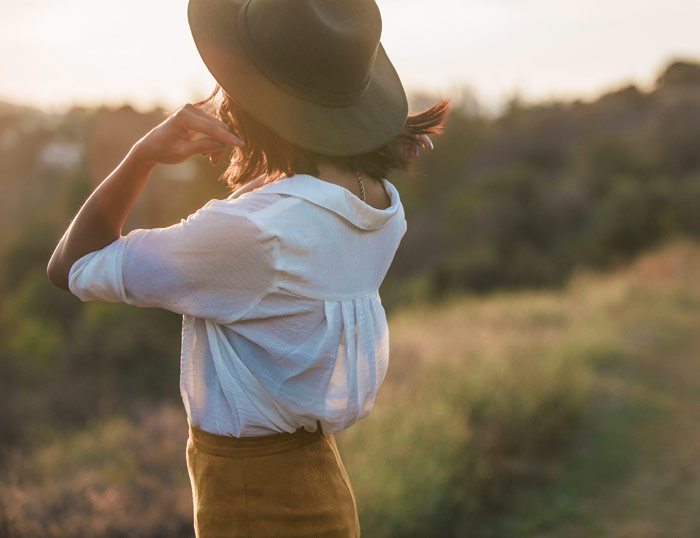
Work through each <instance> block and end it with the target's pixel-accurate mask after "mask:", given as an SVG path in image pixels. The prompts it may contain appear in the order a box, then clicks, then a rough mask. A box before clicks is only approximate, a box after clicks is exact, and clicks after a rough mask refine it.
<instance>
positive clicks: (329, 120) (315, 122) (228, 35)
mask: <svg viewBox="0 0 700 538" xmlns="http://www.w3.org/2000/svg"><path fill="white" fill-rule="evenodd" d="M244 3H245V0H190V2H189V4H188V7H187V17H188V20H189V25H190V31H191V32H192V37H193V38H194V42H195V45H196V47H197V50H198V52H199V55H200V56H201V58H202V60H203V61H204V64H205V65H206V66H207V68H208V69H209V72H210V73H211V74H212V76H213V77H214V79H215V80H216V81H217V82H218V83H219V84H220V85H221V87H222V88H223V89H224V91H225V92H226V93H227V94H229V95H230V96H231V97H232V98H233V99H234V100H235V101H236V102H238V103H239V104H240V106H241V107H243V108H244V109H245V110H246V111H247V112H248V113H250V114H251V115H253V116H254V117H255V118H257V119H258V120H259V121H260V122H261V123H263V124H264V125H265V126H266V127H267V128H269V129H270V130H271V131H273V132H274V133H276V134H277V135H279V136H280V137H282V138H283V139H285V140H287V141H288V142H290V143H292V144H294V145H297V146H299V147H301V148H304V149H307V150H309V151H312V152H314V153H318V154H321V155H328V156H349V155H360V154H363V153H368V152H370V151H372V150H375V149H377V148H380V147H382V146H383V145H385V144H387V143H388V142H390V141H391V140H393V139H394V138H396V137H397V136H398V135H399V134H400V133H401V131H402V129H403V127H404V125H405V122H406V117H407V114H408V102H407V99H406V93H405V91H404V89H403V86H402V84H401V80H400V79H399V76H398V74H397V73H396V70H395V69H394V66H393V65H392V63H391V61H390V60H389V58H388V56H387V54H386V52H385V51H384V47H382V46H381V44H380V45H379V50H378V52H377V57H376V60H375V63H374V67H373V69H372V74H371V77H370V82H369V86H368V87H367V89H366V90H365V92H364V93H363V94H362V96H361V97H360V98H359V99H358V100H357V101H356V102H354V103H352V104H350V105H347V106H326V105H321V104H317V103H313V102H311V101H308V100H305V99H301V98H299V97H296V96H294V95H291V94H290V93H288V92H286V91H284V90H283V89H281V88H280V87H279V86H277V85H276V84H275V83H273V82H272V81H270V80H269V79H268V78H267V77H266V76H265V75H264V74H263V73H262V72H261V71H260V70H259V69H258V68H257V67H256V65H255V63H254V62H253V61H252V60H251V58H250V57H249V56H248V53H247V52H246V50H245V48H244V47H243V45H242V43H241V41H240V37H239V35H238V33H237V30H236V24H235V21H236V17H237V16H238V11H239V10H240V8H241V7H242V6H243V4H244Z"/></svg>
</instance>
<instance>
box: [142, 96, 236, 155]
mask: <svg viewBox="0 0 700 538" xmlns="http://www.w3.org/2000/svg"><path fill="white" fill-rule="evenodd" d="M200 133H201V134H204V135H207V136H203V137H197V135H198V134H200ZM242 145H243V142H242V141H241V139H240V138H238V137H237V136H236V135H234V134H233V133H232V132H231V131H230V130H229V128H228V126H227V125H226V124H225V123H224V122H223V121H221V120H218V119H216V118H214V117H213V116H211V115H209V114H207V113H206V112H204V111H203V110H202V109H200V108H197V107H196V106H194V105H192V104H186V105H184V106H183V107H181V108H179V109H178V110H177V111H176V112H175V113H174V114H172V115H171V116H169V117H168V118H167V119H166V120H165V121H163V122H162V123H160V124H159V125H157V126H155V127H154V128H153V129H151V130H150V131H149V132H148V134H146V135H145V136H144V137H143V138H141V139H140V140H139V141H138V142H136V144H134V148H133V151H134V154H135V155H136V156H137V157H138V159H139V160H141V161H143V162H146V163H163V164H177V163H181V162H183V161H185V160H187V159H188V158H189V157H191V156H192V155H196V154H201V155H210V159H211V162H212V164H215V162H216V161H218V158H221V155H222V154H223V153H224V151H225V149H226V146H242ZM215 155H217V156H218V158H217V159H216V161H215Z"/></svg>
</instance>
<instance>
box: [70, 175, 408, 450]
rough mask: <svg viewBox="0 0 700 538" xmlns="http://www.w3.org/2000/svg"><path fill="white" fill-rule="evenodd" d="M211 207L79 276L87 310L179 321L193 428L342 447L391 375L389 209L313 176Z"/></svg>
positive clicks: (76, 286)
mask: <svg viewBox="0 0 700 538" xmlns="http://www.w3.org/2000/svg"><path fill="white" fill-rule="evenodd" d="M261 179H262V178H260V179H258V180H256V182H253V183H250V184H248V185H246V186H245V187H243V188H241V189H239V190H237V191H236V192H234V193H233V194H232V195H231V196H229V197H228V198H226V199H224V200H210V201H209V202H207V203H206V204H205V205H204V206H203V207H202V208H200V209H199V210H197V211H196V212H195V213H193V214H192V215H190V216H189V217H187V219H183V220H182V221H181V222H180V223H178V224H174V225H172V226H169V227H167V228H154V229H136V230H133V231H131V232H130V233H128V234H127V235H126V236H122V237H120V238H118V239H117V240H115V241H114V242H113V243H111V244H109V245H107V246H106V247H104V248H102V249H101V250H97V251H95V252H91V253H89V254H86V255H85V256H83V257H82V258H80V259H79V260H77V261H76V262H75V263H74V264H73V266H72V267H71V270H70V274H69V287H70V291H71V292H72V293H73V294H75V295H76V296H77V297H78V298H80V299H81V300H82V301H91V300H98V301H108V302H124V303H128V304H131V305H135V306H141V307H147V306H155V307H160V308H164V309H166V310H170V311H172V312H176V313H178V314H182V316H183V320H182V353H181V360H180V392H181V395H182V400H183V402H184V404H185V409H186V412H187V416H188V419H189V420H190V422H191V423H192V424H194V425H195V426H198V427H200V428H202V429H204V430H206V431H209V432H212V433H216V434H220V435H232V436H234V437H245V436H254V435H266V434H270V433H276V432H293V431H294V430H296V429H297V428H300V427H304V428H305V429H306V430H308V431H315V430H316V429H317V422H316V421H317V420H318V421H320V423H321V425H322V427H323V429H324V430H325V431H327V432H329V433H337V432H340V431H342V430H344V429H345V428H347V427H348V426H350V425H352V424H353V423H355V422H356V421H358V420H359V419H361V418H363V417H365V416H367V415H368V414H369V412H370V410H371V409H372V405H373V403H374V399H375V396H376V393H377V390H378V389H379V386H380V385H381V383H382V381H383V379H384V375H385V373H386V370H387V366H388V360H389V331H388V326H387V321H386V316H385V313H384V309H383V307H382V304H381V299H380V297H379V291H378V290H379V286H380V284H381V282H382V280H383V279H384V276H385V275H386V272H387V270H388V269H389V266H390V264H391V262H392V260H393V258H394V254H395V252H396V249H397V248H398V246H399V242H400V241H401V238H402V237H403V235H404V233H405V232H406V219H405V216H404V210H403V206H402V205H401V201H400V199H399V194H398V192H397V190H396V188H395V187H394V186H393V185H392V184H391V183H390V182H389V181H387V180H383V185H384V187H385V189H386V191H387V194H388V195H389V197H390V198H391V204H390V206H389V207H388V208H386V209H376V208H373V207H371V206H370V205H368V204H366V203H364V202H362V201H361V200H360V199H359V198H358V197H357V196H355V195H354V194H352V193H351V192H350V191H349V190H348V189H346V188H344V187H341V186H339V185H335V184H333V183H329V182H326V181H322V180H320V179H317V178H315V177H312V176H309V175H301V174H300V175H295V176H292V177H288V178H284V179H281V180H277V181H275V182H272V183H268V184H266V185H262V186H260V183H261Z"/></svg>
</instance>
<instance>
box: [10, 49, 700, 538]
mask: <svg viewBox="0 0 700 538" xmlns="http://www.w3.org/2000/svg"><path fill="white" fill-rule="evenodd" d="M437 97H439V96H430V95H415V96H413V98H412V101H413V104H414V109H417V108H422V107H423V106H429V105H430V104H432V102H434V101H435V100H436V99H437ZM452 105H453V111H452V115H451V117H450V120H449V123H448V126H447V129H446V131H445V133H444V135H442V136H441V137H439V138H438V139H436V140H435V142H436V143H435V146H436V149H435V151H434V152H430V153H427V154H425V155H423V156H422V158H421V159H419V160H418V161H417V162H416V163H415V169H414V170H413V171H412V173H411V174H404V173H401V174H397V175H396V176H394V177H392V178H390V179H391V181H392V182H393V183H394V184H395V185H397V187H398V188H399V191H400V193H401V197H402V201H403V203H404V206H405V209H406V214H407V220H408V232H407V234H406V236H405V238H404V240H403V242H402V244H401V247H400V249H399V251H398V253H397V256H396V259H395V262H394V265H393V266H392V268H391V270H390V273H389V275H388V276H387V279H386V281H385V283H384V285H383V287H382V290H381V293H382V298H383V302H384V304H385V306H386V307H387V310H388V311H389V313H390V320H391V327H392V328H391V330H392V366H391V367H390V370H389V376H388V378H387V385H386V388H383V389H382V391H380V397H379V399H378V401H377V405H376V409H375V410H374V412H373V414H372V416H371V417H370V418H368V419H366V420H365V421H362V422H361V423H360V424H358V425H357V426H356V427H354V428H352V429H351V430H349V431H348V432H346V433H345V432H344V433H343V434H342V436H341V437H340V441H341V450H343V454H344V457H346V459H347V465H348V470H349V472H350V474H351V478H352V481H353V485H354V486H355V489H356V493H357V496H358V503H359V504H360V511H361V521H362V524H363V532H366V533H367V535H368V536H520V535H522V536H525V535H528V533H530V532H534V531H533V529H534V530H538V529H539V530H541V529H542V528H545V527H546V526H547V525H548V524H551V521H549V519H551V517H552V514H551V510H554V511H557V514H559V515H558V516H557V517H559V516H561V514H564V515H566V514H569V515H571V514H570V513H569V512H567V511H566V510H567V509H566V507H563V508H562V507H561V506H559V505H556V506H555V508H552V509H551V510H550V511H549V512H544V513H543V512H541V511H539V512H538V511H537V510H534V511H533V510H531V511H530V512H529V515H528V516H527V517H525V516H523V517H520V519H518V518H517V517H515V516H513V517H515V519H513V520H507V519H503V520H502V521H505V523H503V525H505V526H503V527H500V528H497V527H496V526H494V525H493V524H492V523H489V522H488V521H489V518H488V517H486V516H488V515H489V514H493V513H494V511H499V510H500V511H503V510H511V513H515V514H517V510H515V512H513V510H514V509H513V508H512V506H513V504H512V503H511V500H512V498H513V496H514V495H515V493H514V491H512V488H511V486H512V485H513V484H516V483H517V484H519V483H521V482H527V483H530V482H532V483H536V484H540V483H541V482H542V481H545V482H546V481H547V480H550V479H551V478H552V476H555V475H556V476H559V475H560V474H561V473H565V472H566V471H565V470H563V469H565V467H564V466H563V463H561V462H563V461H564V459H562V458H564V455H565V454H569V453H572V452H571V451H570V450H569V449H567V446H568V447H570V446H571V443H572V442H573V441H571V439H575V438H576V433H575V432H577V431H580V429H581V427H582V424H585V423H586V420H588V419H587V418H586V417H587V416H588V415H587V413H588V412H589V411H587V410H588V409H589V408H590V404H589V402H590V401H591V400H590V395H591V394H592V393H594V392H596V391H598V392H599V393H600V392H601V391H603V392H604V391H605V390H606V389H605V385H604V384H602V383H601V382H600V379H601V378H600V376H596V375H594V372H595V371H596V370H595V369H596V368H598V367H600V366H601V365H604V366H605V365H608V366H609V365H610V364H616V365H617V366H615V368H617V369H618V370H620V369H622V370H621V371H624V367H623V366H621V365H624V364H626V363H625V360H626V358H627V359H629V357H635V358H638V355H636V354H635V353H636V352H635V351H634V350H632V351H630V345H631V344H630V342H637V341H638V339H642V340H643V342H645V344H644V346H646V347H645V349H647V351H648V349H652V350H654V349H656V350H657V351H658V353H663V352H666V351H667V350H668V349H673V350H675V351H678V349H681V348H679V347H678V346H681V347H682V346H683V345H686V346H687V345H690V344H689V342H691V343H693V345H695V344H700V343H699V342H696V341H695V340H693V337H692V332H691V331H690V330H689V327H691V326H692V323H691V322H695V321H700V320H699V319H698V317H699V316H698V315H697V310H698V308H697V307H700V299H699V298H698V295H697V293H698V289H697V284H693V281H692V278H690V273H688V271H689V269H688V268H689V267H693V266H695V267H697V262H698V259H699V258H698V256H700V254H699V253H698V250H697V247H695V246H693V244H692V243H682V246H676V247H672V248H671V250H665V251H661V254H657V256H656V257H655V258H651V259H652V261H651V262H647V263H646V265H644V263H642V265H641V266H639V267H642V269H639V268H638V269H635V270H632V272H631V273H624V274H623V275H622V276H619V275H618V276H614V277H609V278H608V279H607V280H606V279H604V278H602V277H600V280H599V281H595V282H594V283H593V284H591V283H590V282H588V281H587V280H586V277H584V276H582V275H585V274H587V273H588V272H589V271H590V270H596V271H600V270H608V271H609V270H612V269H615V268H618V267H620V266H621V265H623V264H625V263H627V262H628V261H629V260H631V259H632V258H634V257H637V256H638V255H640V254H641V253H643V252H645V251H646V250H648V249H650V248H652V247H656V246H658V245H660V244H662V243H667V242H668V241H671V240H674V239H677V238H682V237H684V238H690V239H691V240H692V239H693V238H697V237H698V235H700V211H698V208H700V64H696V63H693V62H690V61H676V62H672V63H671V64H669V65H668V66H667V67H666V68H665V69H664V70H663V71H662V72H661V73H660V74H659V75H658V78H657V82H656V85H655V87H654V88H653V89H652V90H650V91H642V90H640V89H639V88H637V87H635V86H628V87H624V88H620V89H618V90H616V91H612V92H610V93H606V94H604V95H601V96H600V97H599V98H597V99H595V100H592V101H587V102H584V101H572V102H548V103H541V104H534V105H525V104H523V103H522V102H520V101H519V100H518V99H517V98H514V99H513V100H512V101H511V102H510V103H509V105H508V107H507V108H506V109H505V110H504V111H503V112H502V113H501V114H500V115H498V116H497V117H491V116H488V115H485V114H483V113H482V112H480V109H479V107H478V106H475V103H474V101H473V100H472V99H471V98H470V97H469V96H468V95H467V94H465V96H464V98H463V99H461V100H460V99H456V100H454V101H453V103H452ZM164 114H166V111H163V110H160V109H155V110H153V111H151V112H149V113H139V112H136V111H135V110H133V109H132V108H131V107H130V106H128V105H125V106H123V107H121V108H118V109H110V108H105V107H102V108H96V109H86V108H73V109H71V110H70V111H68V112H66V113H64V114H47V113H44V112H41V111H38V110H35V109H30V108H25V107H18V106H14V105H11V104H9V103H0V188H1V189H2V191H3V196H2V197H0V225H1V226H2V229H3V234H2V235H0V296H2V298H3V300H2V302H1V303H0V408H1V409H3V420H2V421H0V467H3V468H4V469H5V475H6V476H7V477H8V478H7V480H6V482H5V484H4V485H3V486H0V535H2V534H3V532H4V533H5V534H7V535H18V536H20V535H21V536H70V535H95V536H97V535H104V536H124V535H130V536H162V535H173V536H175V535H183V536H187V535H189V534H188V533H191V526H190V525H191V513H190V511H191V504H188V502H189V500H188V499H189V497H188V495H189V491H188V487H189V486H188V483H187V480H186V472H185V468H184V457H182V458H181V456H184V444H180V441H182V443H184V437H182V435H184V433H183V432H184V429H183V428H184V427H185V425H186V422H185V418H184V411H182V410H179V411H178V409H179V408H178V407H177V406H178V405H179V404H178V399H179V391H178V368H179V360H178V358H179V352H180V350H179V343H180V342H179V331H180V318H179V317H178V316H176V315H174V314H172V313H169V312H165V311H161V310H158V309H136V308H132V307H128V306H126V305H121V304H118V305H115V304H100V303H85V304H83V303H81V302H80V301H79V300H78V299H76V298H75V297H73V296H72V295H70V294H68V293H66V292H64V291H60V290H58V289H56V288H54V287H53V286H52V285H51V283H50V282H49V281H48V279H47V277H46V273H45V268H46V263H47V261H48V259H49V257H50V255H51V252H52V251H53V248H54V247H55V245H56V243H57V241H58V240H59V238H60V236H61V234H62V233H63V231H64V230H65V228H66V227H67V225H68V224H69V222H70V220H71V218H72V217H73V215H74V214H75V212H76V211H77V210H78V208H79V207H80V205H81V204H82V202H83V201H84V199H85V198H86V197H87V196H88V195H89V193H90V192H91V190H92V189H93V188H94V187H95V186H96V185H97V184H98V183H99V182H100V181H101V180H102V179H103V178H104V177H105V176H106V175H107V174H108V173H109V172H110V171H111V170H112V169H113V168H114V167H115V166H116V164H118V162H119V161H120V159H121V158H123V156H124V155H125V154H126V152H127V151H128V149H129V148H130V147H131V145H132V144H133V143H134V142H135V141H136V140H138V138H140V137H141V136H142V135H143V134H145V133H146V132H147V131H148V130H149V129H150V128H152V127H153V126H155V125H156V124H157V123H159V122H160V121H161V120H162V119H163V117H164ZM223 166H224V164H223V163H221V164H220V165H218V166H217V167H216V168H212V167H211V166H210V165H209V163H208V161H207V160H205V159H204V158H195V159H191V160H190V161H188V162H186V163H183V164H181V165H175V166H159V167H157V169H156V170H155V171H154V174H153V177H152V179H151V181H150V182H149V183H148V185H147V186H146V188H145V190H144V192H143V194H142V196H141V197H140V198H139V200H138V202H137V204H136V206H135V207H134V210H133V212H132V214H131V215H130V216H129V219H128V221H127V224H126V229H125V233H126V231H128V230H130V229H133V228H138V227H156V226H167V225H170V224H173V223H175V222H177V221H178V220H179V219H181V218H184V217H186V216H187V215H188V214H189V213H191V212H193V211H194V210H196V209H197V208H198V207H200V206H201V205H203V204H204V203H205V202H206V201H207V200H209V199H211V198H223V197H225V196H226V195H227V194H228V192H227V191H226V189H225V188H224V186H223V185H222V184H221V183H219V182H217V181H216V178H217V177H218V175H219V174H220V173H221V172H222V171H223ZM234 233H235V231H234ZM650 266H651V267H652V269H649V267H650ZM658 266H661V267H662V269H659V271H661V273H660V274H661V275H662V276H661V277H659V278H656V277H654V275H656V274H657V273H654V270H653V267H657V269H658ZM667 266H668V267H671V269H663V267H667ZM645 267H646V269H645ZM674 268H675V269H674ZM640 271H641V272H642V273H643V274H644V275H646V276H645V277H644V278H646V280H644V278H643V279H642V281H641V283H640V280H639V278H638V276H639V274H640ZM644 271H646V272H644ZM657 272H658V271H657ZM615 274H617V273H615ZM649 275H651V276H649ZM647 277H648V278H647ZM577 279H578V280H577ZM516 290H527V291H520V292H518V293H515V292H516ZM487 294H488V296H487ZM482 295H483V296H484V297H482V298H479V297H481V296H482ZM664 305H666V306H665V307H666V308H667V309H668V315H667V316H666V317H662V318H660V319H655V320H653V322H651V321H649V320H647V319H646V318H645V315H646V313H648V312H649V311H654V310H655V309H658V310H659V311H660V312H665V311H664V310H663V308H664ZM694 308H695V310H693V309H694ZM691 314H692V315H691ZM693 315H695V317H693ZM640 327H642V328H641V329H640ZM640 331H641V332H640ZM630 335H632V336H630ZM664 335H666V337H667V339H666V340H664ZM668 335H675V336H670V337H669V336H668ZM644 338H646V340H644ZM630 339H631V340H630ZM644 346H641V347H640V349H641V348H642V347H644ZM654 346H656V347H654ZM664 346H666V347H664ZM669 346H670V347H669ZM674 346H675V347H674ZM683 349H685V348H683ZM647 351H645V353H646V352H647ZM688 353H690V351H687V350H686V351H684V352H683V353H681V355H682V356H686V355H687V354H688ZM615 361H617V362H615ZM436 393H439V394H440V395H441V396H440V398H435V397H434V395H435V394H436ZM615 394H617V397H619V392H616V393H615ZM699 394H700V392H699ZM610 397H612V396H610ZM384 401H386V402H387V403H386V405H384V404H383V402H384ZM604 401H608V400H605V399H604ZM397 402H398V403H400V404H401V405H397ZM635 405H637V407H634V406H632V407H630V408H629V409H632V411H630V413H633V412H634V410H637V412H639V413H641V414H642V416H645V417H649V416H651V415H652V414H653V413H651V411H648V409H649V408H654V406H653V405H652V404H649V402H648V401H647V400H643V401H642V403H638V404H635ZM664 405H665V404H664ZM650 406H651V407H650ZM406 407H410V408H411V409H414V410H415V409H420V410H422V411H421V413H419V414H418V415H416V414H414V413H407V412H406ZM661 408H663V409H665V408H664V407H663V406H661V407H660V409H661ZM654 409H655V408H654ZM625 410H628V408H627V407H625V408H624V409H623V411H619V410H618V411H615V412H619V413H622V415H620V416H622V417H623V418H622V419H621V420H623V422H624V420H628V419H627V418H625V417H627V415H625V414H624V412H626V411H625ZM640 410H641V411H640ZM660 412H661V411H660ZM645 413H646V414H645ZM613 415H614V413H613ZM615 416H617V415H615ZM627 423H628V422H624V424H627ZM591 424H593V425H592V426H589V427H590V428H592V429H591V430H589V431H592V432H594V433H595V432H597V431H598V430H596V428H602V427H604V426H605V425H606V424H607V422H605V421H603V422H598V423H596V422H595V421H593V422H591ZM595 424H598V426H596V425H595ZM601 424H602V426H601ZM635 431H636V430H635ZM71 432H78V433H75V435H74V436H71ZM80 432H82V433H80ZM601 436H602V434H601ZM181 437H182V438H181ZM600 438H601V439H602V437H600ZM435 439H441V441H443V442H442V443H441V444H440V446H435V443H434V441H435ZM567 439H568V441H567ZM592 439H594V441H595V440H596V439H598V437H595V435H593V437H592ZM600 442H601V443H603V441H600ZM625 442H626V441H625ZM621 443H622V441H621ZM623 444H624V443H623ZM153 446H158V447H161V448H160V449H159V450H161V452H162V455H163V457H164V458H165V459H164V460H163V461H166V462H167V463H165V464H163V465H164V467H163V468H162V469H160V470H158V469H155V471H154V469H153V466H154V463H153V462H152V461H151V460H149V459H148V456H146V455H145V454H146V453H147V452H148V450H149V447H153ZM598 448H599V449H600V450H601V451H602V452H601V453H603V454H607V452H605V451H606V450H607V445H601V446H599V447H598ZM567 450H569V452H567ZM120 451H121V452H120ZM613 452H614V451H613ZM76 454H78V455H81V454H82V456H76ZM611 454H612V453H611ZM610 457H611V458H612V459H613V460H614V461H616V462H618V463H620V462H621V460H620V459H619V458H618V459H617V460H615V459H614V458H615V457H617V456H615V455H614V454H612V455H611V456H610ZM114 458H116V459H114ZM370 461H372V462H374V463H372V464H371V465H370ZM115 462H116V463H115ZM120 462H121V463H120ZM582 465H583V464H582ZM620 466H621V467H624V466H622V465H621V464H620ZM156 467H157V466H156ZM584 467H585V465H584ZM592 472H593V474H594V475H595V472H594V471H592ZM149 473H151V474H149ZM153 473H155V474H153ZM68 476H71V477H79V478H80V479H79V480H78V478H76V479H75V480H76V481H74V482H71V480H68V478H67V477H68ZM397 476H399V477H400V478H401V480H398V479H397ZM125 477H130V478H129V480H126V479H125ZM584 482H585V480H584ZM579 483H580V480H579ZM159 484H160V485H164V484H165V486H164V487H166V488H175V489H174V490H173V492H172V495H171V494H170V493H168V495H171V496H168V495H165V496H162V497H160V501H158V502H156V501H155V500H154V501H153V503H149V502H148V501H144V500H143V499H153V497H152V496H161V495H163V491H164V490H163V489H162V488H160V487H158V485H159ZM183 491H184V493H183ZM567 494H571V492H570V491H569V492H567ZM543 495H544V494H543ZM183 496H184V497H183ZM71 499H72V500H71ZM134 499H141V501H139V502H136V501H135V500H134ZM183 499H184V500H183ZM543 502H544V501H543ZM145 504H148V505H149V508H148V510H150V511H149V512H148V517H144V518H142V519H140V520H139V518H136V519H137V520H139V521H133V519H134V518H127V517H126V515H125V514H129V513H133V510H140V509H143V510H145V508H143V507H144V505H145ZM173 506H174V507H176V508H174V509H173V510H174V513H171V512H170V509H171V507H173ZM509 507H510V508H509ZM557 507H558V508H557ZM81 514H82V515H81ZM110 514H111V515H110ZM540 516H541V519H537V517H540ZM562 517H563V516H562ZM548 518H549V519H548ZM555 519H556V518H555ZM508 521H510V522H508ZM543 521H544V523H543ZM547 521H549V523H547ZM508 525H510V526H508ZM567 536H573V534H568V535H567Z"/></svg>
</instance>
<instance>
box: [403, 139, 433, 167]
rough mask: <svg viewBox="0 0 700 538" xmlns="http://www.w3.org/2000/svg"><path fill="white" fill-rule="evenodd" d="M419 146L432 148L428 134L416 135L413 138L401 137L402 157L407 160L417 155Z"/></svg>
mask: <svg viewBox="0 0 700 538" xmlns="http://www.w3.org/2000/svg"><path fill="white" fill-rule="evenodd" d="M420 148H423V149H427V150H432V149H433V141H432V140H430V137H429V136H428V135H417V136H416V137H415V138H413V139H411V138H403V139H402V140H401V146H400V151H401V153H402V154H403V156H404V158H405V159H406V160H407V161H408V160H410V159H412V158H413V157H418V155H419V154H420Z"/></svg>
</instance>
